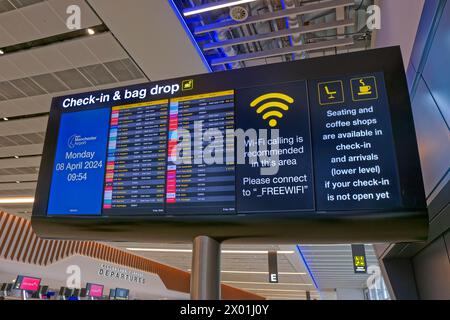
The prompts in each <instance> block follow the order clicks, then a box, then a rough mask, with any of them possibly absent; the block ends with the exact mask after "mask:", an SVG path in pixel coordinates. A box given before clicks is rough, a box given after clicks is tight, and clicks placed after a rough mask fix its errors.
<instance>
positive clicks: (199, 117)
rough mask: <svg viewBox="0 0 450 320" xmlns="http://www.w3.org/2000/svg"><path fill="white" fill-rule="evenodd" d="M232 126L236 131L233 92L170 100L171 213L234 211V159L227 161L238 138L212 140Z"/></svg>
mask: <svg viewBox="0 0 450 320" xmlns="http://www.w3.org/2000/svg"><path fill="white" fill-rule="evenodd" d="M227 130H231V131H233V130H234V91H224V92H215V93H210V94H201V95H195V96H188V97H182V98H176V99H172V100H171V102H170V118H169V137H170V139H169V153H168V165H167V194H166V203H167V212H169V213H171V212H172V213H181V212H185V213H197V214H201V213H211V212H215V213H229V212H234V211H235V181H234V180H235V177H234V159H233V158H231V159H226V154H227V151H228V152H229V151H230V149H231V151H232V150H233V148H234V144H233V139H231V140H229V141H228V142H229V143H228V146H227V143H226V142H227V140H226V139H217V140H221V141H217V140H216V141H212V139H214V138H216V137H217V136H219V137H220V136H223V133H226V132H227ZM192 138H193V139H192ZM214 143H215V145H213V146H211V147H210V149H211V150H209V151H208V150H207V148H208V146H210V145H211V144H214ZM177 147H178V148H177ZM227 148H228V150H227Z"/></svg>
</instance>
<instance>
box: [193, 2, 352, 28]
mask: <svg viewBox="0 0 450 320" xmlns="http://www.w3.org/2000/svg"><path fill="white" fill-rule="evenodd" d="M354 4H355V2H354V0H332V1H327V2H319V3H314V4H308V5H304V6H301V7H297V8H293V9H286V10H279V11H275V12H271V13H266V14H261V15H255V16H251V17H249V18H248V19H247V20H245V21H234V20H229V21H223V22H216V23H211V24H208V25H204V26H199V27H197V28H195V30H194V33H195V34H196V35H198V34H203V33H207V32H210V31H217V30H222V29H230V28H235V27H239V26H242V25H246V24H251V23H257V22H264V21H269V20H274V19H281V18H286V17H288V16H294V15H297V16H298V15H301V14H307V13H312V12H316V11H323V10H330V9H336V8H339V7H346V6H352V5H354Z"/></svg>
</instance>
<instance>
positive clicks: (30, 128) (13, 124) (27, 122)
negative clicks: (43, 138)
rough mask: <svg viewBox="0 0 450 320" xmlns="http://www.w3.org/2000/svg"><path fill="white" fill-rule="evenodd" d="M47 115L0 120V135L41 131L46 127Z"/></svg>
mask: <svg viewBox="0 0 450 320" xmlns="http://www.w3.org/2000/svg"><path fill="white" fill-rule="evenodd" d="M47 121H48V117H38V118H29V119H23V120H14V121H2V122H0V136H8V135H12V134H19V133H20V134H24V133H33V132H43V131H45V130H46V128H47Z"/></svg>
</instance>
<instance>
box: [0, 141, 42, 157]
mask: <svg viewBox="0 0 450 320" xmlns="http://www.w3.org/2000/svg"><path fill="white" fill-rule="evenodd" d="M43 147H44V145H43V144H30V145H25V146H23V145H22V146H14V147H4V148H2V149H1V157H13V156H26V155H36V154H41V153H42V148H43Z"/></svg>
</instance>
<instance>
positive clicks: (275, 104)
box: [250, 93, 294, 128]
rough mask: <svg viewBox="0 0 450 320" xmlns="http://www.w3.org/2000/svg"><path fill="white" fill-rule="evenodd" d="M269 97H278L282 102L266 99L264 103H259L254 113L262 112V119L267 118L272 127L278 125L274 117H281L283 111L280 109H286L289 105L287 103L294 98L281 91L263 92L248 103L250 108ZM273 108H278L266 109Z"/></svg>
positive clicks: (292, 101) (291, 101)
mask: <svg viewBox="0 0 450 320" xmlns="http://www.w3.org/2000/svg"><path fill="white" fill-rule="evenodd" d="M269 99H279V100H282V101H283V102H280V101H267V102H265V103H264V104H262V105H260V106H259V107H258V108H257V109H256V113H257V114H263V116H262V118H263V119H264V120H269V126H271V127H272V128H274V127H276V126H277V125H278V120H277V119H275V118H279V119H282V118H283V113H282V112H281V111H288V110H289V105H288V104H287V103H289V104H292V103H294V99H292V98H291V97H289V96H288V95H285V94H283V93H267V94H264V95H262V96H260V97H258V98H256V99H255V100H253V101H252V102H251V103H250V106H251V107H252V108H255V107H257V106H258V105H259V104H260V103H262V102H264V101H266V100H269ZM273 108H276V109H278V110H268V109H273Z"/></svg>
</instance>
